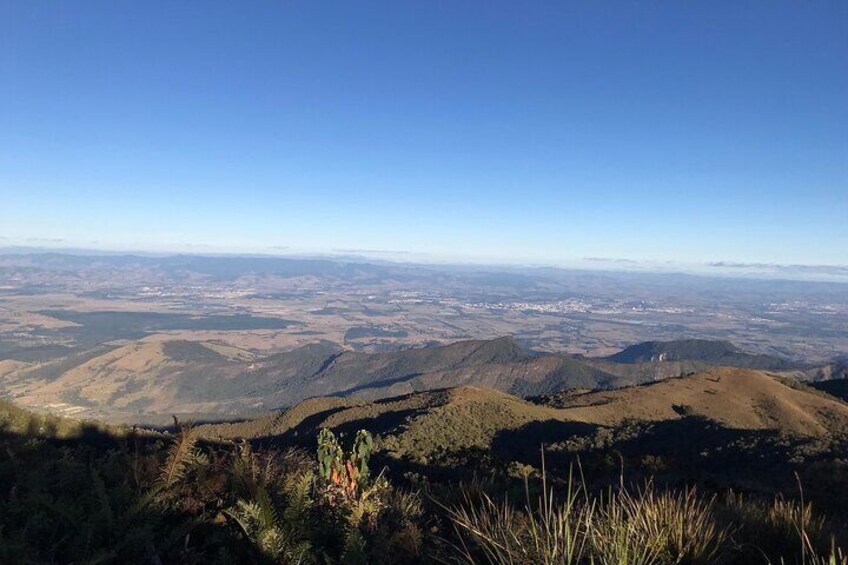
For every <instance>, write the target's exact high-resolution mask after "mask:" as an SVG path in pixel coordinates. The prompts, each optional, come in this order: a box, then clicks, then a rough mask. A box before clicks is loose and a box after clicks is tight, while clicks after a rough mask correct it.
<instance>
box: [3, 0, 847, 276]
mask: <svg viewBox="0 0 848 565" xmlns="http://www.w3.org/2000/svg"><path fill="white" fill-rule="evenodd" d="M0 237H2V238H3V239H0V245H44V246H57V247H65V246H74V247H94V248H103V249H130V250H135V249H138V250H141V249H148V250H171V251H186V250H194V251H201V252H202V251H233V252H248V251H249V252H260V253H274V252H280V251H286V252H331V251H333V250H339V249H344V250H355V249H367V250H388V251H403V252H407V253H413V254H414V255H398V256H399V257H401V256H405V257H421V258H429V259H441V260H454V259H455V260H478V261H514V262H527V263H549V264H563V263H567V262H568V261H572V260H575V259H580V258H585V257H607V258H629V259H635V260H639V261H669V260H670V261H679V262H707V261H738V262H774V263H798V264H848V3H846V2H843V1H838V2H771V1H769V2H766V1H763V2H754V1H752V2H737V1H733V2H700V3H694V2H677V1H674V2H589V1H587V2H551V3H544V2H491V1H490V2H479V3H472V2H462V1H456V0H453V1H446V2H409V3H408V2H384V3H376V2H338V3H326V2H280V1H274V2H251V3H241V2H211V1H205V0H204V1H197V2H153V1H145V2H114V1H110V2H103V3H99V2H94V1H86V2H70V1H67V2H39V1H36V2H33V1H29V0H27V1H21V2H15V1H10V0H7V1H5V2H3V3H2V6H0Z"/></svg>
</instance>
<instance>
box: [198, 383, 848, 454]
mask: <svg viewBox="0 0 848 565" xmlns="http://www.w3.org/2000/svg"><path fill="white" fill-rule="evenodd" d="M692 421H698V422H702V423H705V424H710V425H713V426H716V427H719V428H721V429H727V430H735V431H737V432H768V433H770V434H777V435H778V436H782V437H787V438H789V437H792V438H807V440H810V439H816V440H822V439H825V438H833V437H840V438H844V437H848V436H846V434H848V404H846V403H844V402H842V401H840V400H838V399H836V398H834V397H830V396H828V395H825V394H821V393H819V392H818V391H815V390H811V389H808V388H806V387H804V386H803V385H799V384H797V383H793V382H791V381H787V380H785V379H782V378H780V377H777V376H773V375H770V374H767V373H763V372H760V371H753V370H748V369H735V368H716V369H710V370H707V371H704V372H701V373H697V374H694V375H690V376H686V377H679V378H673V379H668V380H665V381H662V382H657V383H653V384H645V385H639V386H633V387H628V388H623V389H620V390H614V391H594V392H584V393H580V392H576V393H558V394H555V395H551V396H547V397H541V398H539V399H536V400H535V401H530V400H525V399H522V398H518V397H516V396H513V395H509V394H506V393H504V392H500V391H497V390H494V389H491V388H486V387H476V386H462V387H457V388H450V389H442V390H433V391H427V392H420V393H414V394H408V395H403V396H400V397H395V398H388V399H382V400H378V401H375V402H364V401H362V400H353V399H340V398H316V399H311V400H308V401H306V402H303V403H301V404H298V405H296V406H294V407H293V408H291V409H290V410H288V411H285V412H282V413H280V414H272V415H269V416H266V417H264V418H260V419H257V420H252V421H245V422H239V423H232V424H217V425H209V426H205V427H203V428H201V429H202V430H203V433H204V434H206V435H208V436H210V437H221V438H228V439H236V438H250V439H264V440H280V441H284V440H288V441H293V440H296V439H297V438H312V437H314V436H315V434H316V433H317V431H318V430H319V429H320V428H322V427H329V428H333V429H336V430H338V431H342V432H345V431H347V432H351V431H355V430H356V429H359V428H365V429H370V430H372V431H374V432H376V433H379V434H381V435H382V436H383V444H382V445H383V449H384V450H385V452H386V453H388V454H389V455H390V456H391V457H392V458H394V459H408V460H413V461H419V462H428V461H433V460H436V459H438V458H440V457H443V456H444V455H445V454H446V453H449V452H462V451H465V450H469V449H480V450H484V451H490V450H493V449H497V447H498V444H499V445H500V446H501V448H502V447H503V446H504V441H505V438H507V437H513V438H514V441H516V442H517V443H522V442H526V441H527V439H528V438H530V437H532V442H533V443H532V445H534V446H535V448H534V449H538V446H539V445H540V444H541V443H546V444H556V443H558V442H563V441H567V440H569V439H570V438H572V437H573V436H575V435H577V436H587V435H593V434H596V433H598V432H601V431H603V430H615V429H622V428H625V427H627V426H629V425H633V424H649V425H656V424H663V425H669V424H671V425H674V424H676V423H677V424H681V423H685V422H692ZM606 433H609V432H606ZM522 434H529V435H528V436H526V437H525V436H523V435H522ZM522 437H523V438H524V439H521V440H519V438H522Z"/></svg>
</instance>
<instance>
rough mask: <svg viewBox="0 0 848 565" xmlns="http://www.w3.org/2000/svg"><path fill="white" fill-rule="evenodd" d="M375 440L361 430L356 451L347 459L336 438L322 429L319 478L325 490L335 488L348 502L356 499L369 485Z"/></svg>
mask: <svg viewBox="0 0 848 565" xmlns="http://www.w3.org/2000/svg"><path fill="white" fill-rule="evenodd" d="M373 447H374V439H373V438H372V437H371V434H370V433H368V432H367V431H365V430H359V432H357V434H356V438H355V439H354V442H353V448H352V449H351V451H350V453H349V454H348V455H347V457H345V452H344V450H343V449H342V447H341V446H340V445H339V441H338V439H337V438H336V435H335V434H334V433H333V432H332V431H330V430H328V429H326V428H325V429H322V430H321V432H320V433H319V434H318V475H319V477H320V479H321V481H322V482H323V483H324V485H325V486H329V487H332V488H333V490H337V491H339V492H340V493H342V494H343V495H344V496H346V497H348V498H353V497H355V496H356V495H357V493H358V492H360V491H361V490H362V489H363V488H364V487H365V486H366V485H368V483H369V479H370V470H369V468H368V461H369V459H370V458H371V450H372V449H373Z"/></svg>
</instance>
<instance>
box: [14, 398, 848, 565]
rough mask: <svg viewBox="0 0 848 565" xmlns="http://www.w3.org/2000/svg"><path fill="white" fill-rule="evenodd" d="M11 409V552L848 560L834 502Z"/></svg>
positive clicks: (148, 556)
mask: <svg viewBox="0 0 848 565" xmlns="http://www.w3.org/2000/svg"><path fill="white" fill-rule="evenodd" d="M0 408H2V407H0ZM33 418H37V417H33ZM0 422H2V425H3V431H2V433H0V435H1V436H2V440H0V441H2V445H0V562H2V563H45V562H47V563H142V562H143V563H237V562H248V563H263V562H264V563H303V564H307V563H316V564H317V563H377V562H384V563H398V562H406V563H429V562H442V563H495V564H507V563H509V564H524V563H526V564H535V563H545V564H568V563H595V564H625V563H626V564H639V563H657V564H666V563H667V564H672V563H775V564H777V563H804V564H808V563H809V564H812V563H822V564H824V563H829V564H846V563H848V559H846V556H845V554H844V553H843V550H841V549H840V548H845V547H848V546H846V540H848V536H846V532H845V531H844V529H843V526H842V524H841V523H840V521H839V520H838V519H837V518H838V517H834V518H828V517H826V516H823V515H822V514H819V513H818V512H817V511H816V509H815V508H813V507H812V506H811V505H810V504H809V503H808V502H805V501H804V500H803V499H802V498H798V497H795V498H783V497H777V498H768V499H767V498H762V497H759V498H749V497H748V496H740V495H738V494H733V493H730V492H724V493H718V494H710V495H707V494H702V493H700V492H698V491H696V490H695V489H694V488H684V489H667V488H660V487H659V486H656V485H655V484H654V483H652V482H651V481H647V482H644V483H640V484H639V485H635V486H633V485H627V484H625V482H624V481H623V480H621V481H620V482H619V483H618V484H616V485H612V486H607V487H605V488H602V489H589V488H587V487H586V486H585V485H586V484H587V483H588V481H586V480H585V478H584V477H583V476H582V473H581V470H580V468H579V467H577V468H575V469H574V471H573V473H572V474H571V475H569V476H565V477H558V478H559V479H561V480H560V481H557V485H556V486H552V484H553V482H554V477H553V476H552V475H551V474H549V473H544V472H542V473H540V474H539V473H535V472H533V471H532V470H529V469H524V471H523V484H519V485H518V488H514V487H515V486H516V485H515V483H514V482H510V481H509V480H508V479H506V478H504V477H494V476H487V477H478V478H477V479H476V480H472V481H469V482H465V483H442V484H430V483H427V482H423V483H419V484H417V485H415V484H412V483H408V482H405V481H403V480H402V479H397V478H396V479H393V480H391V481H390V480H389V479H388V478H387V475H386V473H385V472H384V470H383V469H379V468H376V466H375V464H374V461H373V460H372V456H371V455H372V447H373V440H372V438H371V436H370V434H368V433H367V432H364V431H361V432H359V433H357V434H355V435H354V436H353V437H349V438H347V440H345V438H342V440H341V441H340V439H339V438H337V437H336V436H335V435H334V434H333V433H332V432H330V431H328V430H324V431H322V432H321V433H320V435H319V437H318V438H317V450H316V451H312V452H307V451H305V450H302V449H299V450H288V451H275V450H270V449H262V450H257V449H255V448H253V447H251V445H250V444H248V443H239V442H218V443H211V442H206V441H204V440H202V439H201V438H200V436H199V435H198V434H197V433H196V430H192V429H191V428H188V427H183V426H180V425H179V424H177V426H176V432H175V433H173V434H155V433H146V432H145V433H143V434H142V433H139V432H136V431H133V430H125V433H123V434H121V433H115V431H114V430H106V429H96V428H89V427H85V426H78V428H77V429H76V430H74V429H72V427H70V425H69V424H67V422H66V421H65V422H53V424H56V423H59V424H62V426H65V427H63V428H61V429H60V430H59V431H57V428H55V427H51V426H52V424H51V426H46V425H45V423H46V421H44V422H42V421H37V420H35V419H32V418H31V419H30V420H29V421H26V420H25V416H24V415H22V414H20V413H17V414H12V413H10V412H6V413H3V412H2V410H0ZM59 432H61V433H59Z"/></svg>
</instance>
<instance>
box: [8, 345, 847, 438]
mask: <svg viewBox="0 0 848 565" xmlns="http://www.w3.org/2000/svg"><path fill="white" fill-rule="evenodd" d="M717 363H726V364H730V365H734V364H735V365H736V366H740V367H750V366H752V365H755V366H766V367H768V368H770V370H778V368H780V369H783V370H782V371H781V372H782V373H785V374H786V375H788V376H792V377H795V378H800V379H802V380H811V379H814V378H824V377H823V375H825V376H826V375H834V376H838V375H840V374H842V373H840V372H839V371H840V369H839V367H837V365H833V367H831V366H828V367H826V368H816V369H815V370H814V369H812V368H798V367H796V368H794V369H792V367H793V365H792V363H791V362H790V361H788V360H783V359H779V358H773V357H767V356H762V355H752V354H748V353H745V352H743V351H741V350H739V349H738V348H736V347H734V346H733V345H731V344H729V343H725V342H709V341H703V340H686V341H677V342H665V343H663V342H648V343H645V344H639V345H636V346H633V347H629V348H627V349H625V350H624V351H622V352H621V353H619V354H617V355H614V356H612V357H611V358H585V357H579V356H571V355H567V354H553V353H537V352H532V351H529V350H527V349H524V348H523V347H521V346H520V345H519V344H518V343H516V342H515V341H514V340H513V339H512V338H509V337H504V338H499V339H493V340H468V341H460V342H456V343H452V344H449V345H441V346H431V347H422V348H418V349H406V350H401V351H389V352H380V353H365V352H359V351H351V350H347V349H344V348H342V347H340V346H339V345H337V344H334V343H330V342H317V343H313V344H310V345H306V346H302V347H300V348H297V349H294V350H292V351H285V352H279V353H274V354H267V353H264V354H260V353H257V352H255V351H250V350H247V349H243V348H238V347H234V346H231V345H226V344H224V343H221V342H217V341H189V340H181V339H172V340H165V341H147V340H145V341H130V342H113V343H111V344H107V345H102V346H98V347H94V348H92V349H88V350H85V351H77V352H74V353H72V354H70V355H68V356H66V357H63V358H61V359H59V360H56V361H49V362H41V363H37V362H30V363H26V362H18V361H8V360H7V361H3V362H2V363H0V384H1V385H2V390H3V392H4V393H5V394H6V396H9V397H10V398H12V399H14V400H15V401H16V402H19V403H21V404H23V405H26V406H30V407H34V408H41V409H47V410H52V411H54V412H56V413H60V414H65V415H76V416H78V417H88V418H101V419H106V420H111V421H122V422H140V423H145V422H147V423H150V422H159V421H163V420H167V419H169V418H170V415H171V414H173V413H176V414H179V415H181V416H183V417H188V418H192V419H196V420H205V419H222V418H232V417H247V416H255V415H257V414H259V413H262V412H266V411H269V410H276V409H278V408H284V407H288V406H292V405H294V404H296V403H298V402H301V401H303V400H306V399H308V398H313V397H322V396H329V395H332V396H338V397H346V398H347V397H349V398H357V399H361V400H366V401H368V400H378V399H381V398H389V397H397V396H401V395H405V394H411V393H415V392H422V391H428V390H436V389H445V388H454V387H460V386H477V387H488V388H491V389H495V390H499V391H502V392H505V393H508V394H511V395H515V396H520V397H530V396H540V395H551V394H554V393H557V392H559V391H563V390H574V389H582V390H585V389H589V390H594V389H607V390H608V389H616V388H621V387H625V386H630V385H634V384H640V383H649V382H654V381H658V380H664V379H668V378H673V377H678V376H680V375H684V374H688V373H692V372H697V371H703V370H706V369H708V368H710V367H712V366H714V365H715V364H717ZM843 372H844V369H843Z"/></svg>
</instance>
